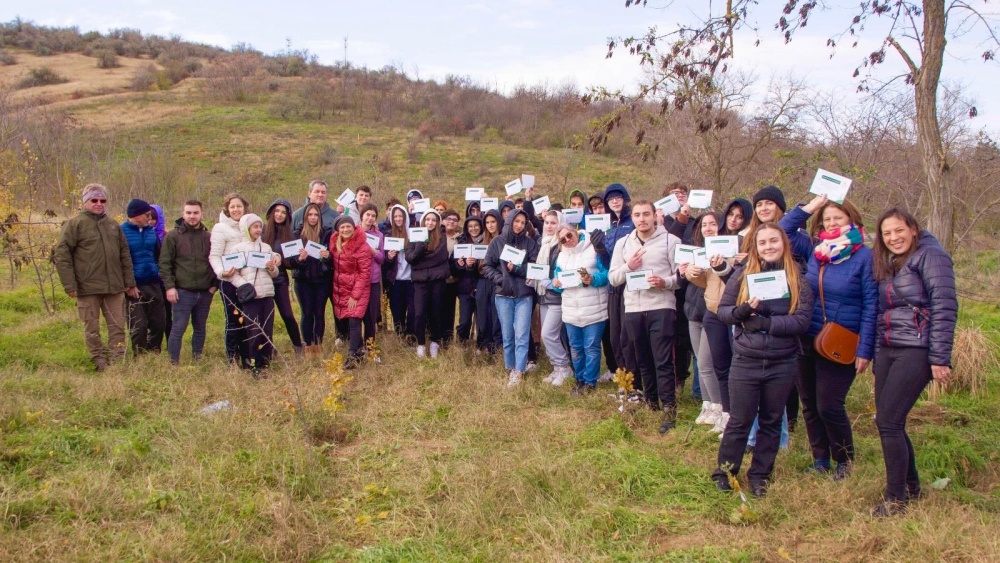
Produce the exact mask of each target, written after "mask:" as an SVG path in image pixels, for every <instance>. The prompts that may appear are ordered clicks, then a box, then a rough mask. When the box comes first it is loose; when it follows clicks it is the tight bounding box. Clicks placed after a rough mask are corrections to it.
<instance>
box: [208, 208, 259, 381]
mask: <svg viewBox="0 0 1000 563" xmlns="http://www.w3.org/2000/svg"><path fill="white" fill-rule="evenodd" d="M249 211H250V203H249V202H248V201H247V200H245V199H243V196H241V195H240V194H237V193H231V194H227V195H226V197H225V199H224V201H223V204H222V213H219V222H218V223H216V224H215V226H213V227H212V238H211V240H212V249H211V250H210V251H209V254H208V262H209V264H211V265H212V270H214V271H215V275H216V277H218V278H219V280H220V284H219V293H221V294H222V306H223V307H224V308H225V310H226V360H227V361H228V362H229V363H230V364H237V363H239V361H240V342H243V341H244V340H246V335H245V330H244V326H243V325H242V324H240V317H242V316H243V315H242V314H241V313H240V312H239V308H238V307H237V306H236V305H237V302H236V286H237V285H242V283H243V279H242V278H240V274H239V270H238V269H237V268H234V267H230V268H223V267H222V257H223V256H228V255H231V254H233V253H234V252H235V250H234V249H235V248H236V245H238V244H240V243H241V242H243V234H242V233H241V232H240V218H241V217H243V214H244V213H248V212H249Z"/></svg>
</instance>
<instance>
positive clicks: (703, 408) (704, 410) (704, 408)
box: [694, 401, 715, 424]
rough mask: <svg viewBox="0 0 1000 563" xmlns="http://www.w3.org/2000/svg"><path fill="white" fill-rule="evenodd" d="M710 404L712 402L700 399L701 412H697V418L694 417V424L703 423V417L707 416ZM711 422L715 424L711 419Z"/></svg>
mask: <svg viewBox="0 0 1000 563" xmlns="http://www.w3.org/2000/svg"><path fill="white" fill-rule="evenodd" d="M711 404H712V403H710V402H708V401H702V402H701V412H700V413H698V418H696V419H694V423H695V424H705V417H707V416H708V408H709V405H711ZM712 424H715V422H714V421H713V422H712Z"/></svg>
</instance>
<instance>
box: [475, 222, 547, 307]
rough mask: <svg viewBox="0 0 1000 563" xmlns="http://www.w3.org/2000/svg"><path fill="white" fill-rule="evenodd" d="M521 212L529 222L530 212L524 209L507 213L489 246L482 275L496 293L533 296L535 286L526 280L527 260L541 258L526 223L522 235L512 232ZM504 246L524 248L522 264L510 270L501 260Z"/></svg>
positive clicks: (509, 295) (504, 295)
mask: <svg viewBox="0 0 1000 563" xmlns="http://www.w3.org/2000/svg"><path fill="white" fill-rule="evenodd" d="M518 215H524V216H525V221H527V214H526V213H525V212H524V211H523V210H521V209H513V210H511V212H510V213H508V214H507V220H506V221H505V222H504V225H503V231H502V232H501V233H500V236H498V237H497V238H495V239H493V240H492V241H490V249H489V250H488V251H487V252H486V260H485V262H484V264H483V277H485V278H486V279H488V280H490V281H491V282H493V285H495V286H496V294H497V295H499V296H501V297H531V296H532V295H534V294H535V288H534V287H533V286H530V285H528V284H527V283H525V282H526V281H527V277H526V276H527V268H528V263H529V262H534V261H535V260H537V259H538V243H537V242H535V241H534V239H532V238H531V237H529V236H528V235H527V233H526V231H527V226H526V227H525V230H524V231H521V233H520V234H517V235H515V234H514V233H513V224H514V218H515V217H517V216H518ZM505 245H509V246H513V247H514V248H517V249H518V250H524V251H525V257H524V261H523V262H521V265H520V266H515V267H514V268H513V269H511V270H508V269H507V264H506V262H501V261H500V255H501V254H502V253H503V247H504V246H505Z"/></svg>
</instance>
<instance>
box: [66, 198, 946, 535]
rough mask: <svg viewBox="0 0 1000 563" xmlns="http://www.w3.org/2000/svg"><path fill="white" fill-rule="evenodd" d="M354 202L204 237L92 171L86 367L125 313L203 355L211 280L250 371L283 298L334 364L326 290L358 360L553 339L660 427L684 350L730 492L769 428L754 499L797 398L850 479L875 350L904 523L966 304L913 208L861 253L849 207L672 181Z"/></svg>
mask: <svg viewBox="0 0 1000 563" xmlns="http://www.w3.org/2000/svg"><path fill="white" fill-rule="evenodd" d="M352 193H353V199H350V201H345V203H346V205H338V206H337V207H336V208H334V207H332V206H331V205H330V204H329V203H328V202H327V197H328V186H327V184H326V183H325V182H323V181H322V180H314V181H312V182H311V183H310V184H309V189H308V193H307V199H306V202H305V204H304V205H303V206H301V207H299V208H298V209H295V210H293V209H292V207H293V206H292V205H291V203H290V202H289V201H288V200H284V199H278V200H276V201H274V202H273V203H271V204H270V206H268V208H267V211H266V213H265V216H264V217H260V216H258V215H255V214H253V213H251V212H250V203H249V202H248V201H247V200H246V199H245V198H243V197H242V196H240V195H239V194H229V195H227V196H226V197H225V198H224V201H223V206H222V211H221V213H220V215H219V218H218V222H217V223H215V225H214V227H212V229H211V230H209V229H208V228H207V227H206V226H205V225H204V223H203V222H202V218H203V212H204V210H203V205H202V203H201V202H199V201H196V200H189V201H186V202H185V203H184V206H183V211H182V216H181V217H180V218H179V219H177V220H176V222H175V227H174V228H173V229H172V230H171V231H170V232H169V233H167V232H165V228H163V227H164V225H165V216H164V214H163V212H162V210H161V209H157V208H156V207H155V206H152V205H150V204H149V203H147V202H145V201H142V200H138V199H135V200H132V201H130V202H129V203H128V205H127V208H126V210H127V214H128V220H127V221H126V222H125V223H123V224H122V225H120V226H119V225H118V224H117V223H115V222H114V221H113V220H112V219H110V218H109V217H108V215H107V212H106V206H107V202H108V192H107V189H106V188H105V187H104V186H101V185H99V184H90V185H88V186H87V187H86V188H85V189H84V192H83V204H82V205H83V210H82V212H81V213H80V214H79V215H78V216H76V217H74V218H72V219H70V220H69V221H68V222H67V223H66V225H65V227H64V229H63V235H62V239H61V241H60V243H59V244H58V246H57V249H56V252H55V260H56V265H57V268H58V272H59V276H60V279H61V280H62V283H63V286H64V288H65V290H66V292H67V293H68V294H69V295H70V296H72V297H74V298H76V300H77V304H78V310H79V314H80V318H81V320H82V321H83V323H84V326H85V331H86V337H85V340H86V344H87V348H88V351H89V353H90V355H91V358H92V360H93V362H94V365H95V367H96V368H97V369H98V370H99V371H100V370H103V369H105V368H106V367H107V366H108V365H109V363H111V362H113V361H115V360H117V359H120V358H122V357H124V355H125V351H126V350H125V348H126V343H125V332H124V330H125V325H126V324H127V325H128V329H129V331H130V332H131V336H132V347H133V349H134V351H135V353H142V352H148V351H151V352H159V350H160V347H161V345H162V340H163V337H164V335H167V350H168V354H169V357H170V362H171V363H172V364H175V365H176V364H178V363H179V362H180V351H181V340H182V337H183V335H184V333H185V331H186V330H187V326H188V324H189V323H192V324H193V325H194V330H193V337H192V357H193V358H194V359H197V358H198V357H200V355H201V353H202V350H203V349H204V343H205V333H206V322H207V318H208V313H209V310H210V306H211V302H212V300H213V296H214V294H215V293H219V294H221V295H222V304H223V306H224V307H225V310H226V315H225V316H226V327H225V335H226V336H225V348H226V356H227V359H228V360H229V361H230V362H231V363H232V364H233V365H236V366H239V367H241V368H245V369H248V370H250V371H251V373H253V375H254V376H255V377H260V376H264V375H266V370H267V368H268V366H269V363H270V361H271V358H272V356H273V354H274V353H275V352H274V350H273V346H272V343H273V341H274V340H273V338H274V337H273V334H272V332H273V317H274V315H275V309H277V314H279V315H280V316H281V317H282V319H283V321H284V325H285V328H286V330H287V332H288V336H289V339H290V340H291V343H292V346H293V349H294V350H295V353H296V354H297V355H303V356H321V355H323V350H322V346H323V342H324V336H325V331H326V326H325V325H326V308H327V307H326V303H327V301H330V302H332V305H333V313H334V319H335V321H334V322H335V330H336V334H337V338H338V339H339V340H343V341H346V342H348V345H349V352H348V355H347V358H346V360H345V367H348V368H352V367H355V366H356V365H357V364H358V362H359V361H360V360H361V359H362V358H363V357H364V356H365V355H366V353H367V349H368V347H369V343H372V342H374V338H375V335H376V330H377V327H378V326H380V325H381V326H384V327H387V328H388V329H389V330H392V331H394V332H396V333H397V334H399V335H400V336H402V337H405V338H407V339H408V340H411V341H412V343H413V345H415V353H416V355H417V356H418V357H421V358H423V357H428V356H429V357H431V358H433V357H436V356H438V354H439V353H440V351H441V349H442V347H444V346H447V345H449V344H451V343H452V342H457V343H459V344H461V345H465V346H469V347H471V348H474V349H475V350H476V351H477V352H478V353H480V354H484V355H486V356H487V357H492V356H493V355H497V356H499V357H501V358H502V361H503V363H504V369H505V371H506V373H507V385H508V386H509V387H516V386H518V385H520V384H521V382H522V381H523V378H524V375H525V373H526V372H529V371H531V370H532V369H534V367H536V366H537V364H538V360H539V355H540V354H541V353H542V351H543V350H544V353H545V355H546V356H547V358H548V360H549V362H550V364H551V365H552V368H553V370H552V373H551V374H549V375H548V376H547V377H545V378H544V379H543V381H544V382H546V383H550V384H552V385H556V386H558V385H562V384H563V383H564V382H565V381H566V380H568V379H570V378H572V379H573V381H575V385H574V389H573V393H574V394H575V395H584V394H587V393H590V392H592V391H593V390H594V389H596V387H597V385H598V382H599V381H600V380H602V379H610V377H611V375H612V374H613V373H615V372H616V371H617V370H619V368H621V369H624V370H626V371H628V372H631V373H632V374H634V381H633V387H634V389H635V392H634V393H633V395H632V396H630V397H629V400H632V401H635V402H642V403H645V404H646V405H648V406H649V407H650V408H653V409H655V410H658V411H661V412H662V420H661V424H660V427H659V432H660V433H661V434H666V433H667V432H669V431H670V430H671V429H672V428H673V427H674V426H675V424H676V423H677V401H678V395H677V394H678V391H679V389H680V388H681V387H682V386H683V384H684V380H685V379H686V378H687V374H688V373H689V371H688V370H689V365H691V364H692V363H693V366H694V369H693V371H694V373H695V377H694V378H693V379H694V382H695V383H694V385H693V387H694V388H695V389H694V391H695V393H696V395H700V396H701V397H702V399H703V402H702V410H701V412H700V413H699V415H698V418H697V419H696V422H698V423H704V424H708V425H711V426H712V427H713V430H714V431H715V432H717V433H719V434H720V438H721V444H720V448H719V453H718V465H717V468H716V470H715V472H714V473H713V478H714V479H715V481H716V483H717V485H718V487H719V488H720V489H729V488H730V487H731V478H733V477H735V476H736V475H737V474H738V473H739V470H740V466H741V464H742V459H743V455H744V452H745V450H746V449H747V444H748V441H749V440H751V439H752V436H751V435H752V433H753V432H754V431H755V432H756V436H755V437H753V438H755V440H756V442H755V445H754V448H753V457H752V461H751V465H750V468H749V470H748V471H747V480H748V483H749V488H750V490H751V492H752V493H753V494H754V495H757V496H762V495H764V494H765V493H766V490H767V487H768V484H769V481H770V479H771V476H772V472H773V468H774V463H775V458H776V455H777V451H778V448H779V441H780V438H781V433H782V426H783V424H788V425H793V424H794V421H795V419H796V418H797V411H798V407H799V403H800V402H801V409H802V415H803V419H804V421H805V426H806V430H807V433H808V436H809V442H810V445H811V448H812V454H813V463H812V465H811V467H810V468H809V469H810V471H814V472H819V473H830V474H831V475H832V476H833V477H834V478H835V479H845V478H847V477H849V476H850V472H851V463H852V461H853V459H854V455H855V452H854V443H853V438H852V434H851V423H850V419H849V418H848V415H847V412H846V408H845V400H846V396H847V394H848V391H849V389H850V387H851V384H852V383H853V381H854V379H855V378H856V377H857V376H858V375H860V374H862V373H864V372H865V371H866V370H867V368H868V367H869V365H870V364H871V365H872V366H873V372H874V374H875V394H876V407H877V415H876V423H877V426H878V430H879V434H880V437H881V440H882V448H883V452H884V457H885V465H886V475H887V484H886V491H885V494H884V497H883V499H882V501H881V502H880V503H879V504H878V505H877V506H876V507H875V508H874V509H873V513H874V514H875V515H877V516H889V515H892V514H897V513H899V512H902V511H903V510H905V508H906V506H907V503H909V502H910V501H912V500H915V499H916V498H918V497H919V496H920V483H919V478H918V474H917V469H916V466H915V463H914V455H913V446H912V444H911V442H910V440H909V438H908V437H907V435H906V432H905V423H906V418H907V416H908V413H909V411H910V409H911V408H912V407H913V405H914V404H915V402H916V400H917V399H918V397H919V395H920V393H921V391H922V390H923V388H924V387H925V386H926V385H927V383H928V382H930V381H931V380H932V379H933V380H937V381H939V382H942V383H945V384H946V383H947V382H948V381H949V379H950V377H951V370H950V365H951V345H952V341H953V334H954V326H955V321H956V316H957V309H958V306H957V298H956V293H955V283H954V271H953V268H952V262H951V258H950V257H949V255H948V254H947V253H946V252H945V251H944V250H943V248H942V247H941V245H940V244H938V242H937V241H936V240H935V239H934V237H933V236H932V235H931V234H930V233H928V232H926V231H923V230H922V229H921V228H920V226H919V223H918V222H917V221H916V219H914V218H913V216H912V215H910V214H909V213H908V212H906V211H904V210H901V209H898V208H893V209H890V210H888V211H886V212H885V213H883V214H882V216H881V217H879V219H878V222H877V224H876V231H875V233H874V237H873V239H874V244H873V246H872V247H868V246H866V245H865V241H866V233H865V230H864V226H863V221H862V218H861V215H860V213H859V212H858V210H857V209H856V208H855V207H854V205H852V204H851V203H850V202H849V201H846V200H845V201H842V202H835V201H831V200H829V199H827V198H826V197H825V196H817V197H816V198H814V199H813V200H812V201H810V202H809V203H807V204H805V205H801V206H798V207H794V208H792V209H791V210H788V209H787V207H786V203H785V197H784V194H783V193H782V191H781V190H780V189H779V188H777V187H775V186H767V187H765V188H762V189H760V190H759V191H757V192H756V193H755V194H754V196H753V198H752V201H748V200H745V199H736V200H733V201H732V202H729V203H727V204H726V205H725V206H724V207H721V208H720V209H721V211H719V212H716V211H712V210H703V212H702V213H700V214H697V215H696V214H695V213H694V211H695V210H694V209H692V208H691V206H690V205H688V204H687V198H688V195H689V189H688V187H687V186H685V185H683V184H680V183H674V184H670V185H668V186H667V187H666V188H665V189H664V192H663V195H664V196H671V197H672V198H673V199H674V200H675V201H676V203H677V206H675V208H676V207H679V209H676V210H675V211H672V212H664V208H663V206H660V205H659V203H656V204H654V203H653V202H651V201H648V200H636V201H633V200H632V199H631V197H630V195H629V193H628V190H627V189H626V188H625V187H624V186H622V185H621V184H611V185H609V186H608V187H607V188H606V189H605V190H604V191H603V192H600V193H599V194H596V195H594V196H590V197H588V196H587V195H586V194H584V193H583V192H581V191H579V190H576V191H574V192H572V193H571V194H570V198H569V201H568V205H567V206H566V207H564V206H563V205H561V204H559V203H550V202H549V201H548V198H544V201H545V209H544V211H537V212H536V205H535V204H536V202H538V203H540V202H541V201H542V199H539V198H535V197H533V196H534V189H533V188H531V189H528V190H527V191H526V192H525V193H524V197H519V198H517V199H515V200H505V201H502V202H498V204H497V205H496V206H495V208H491V209H488V210H484V209H483V207H485V200H474V201H469V202H467V204H466V206H465V209H464V211H465V213H464V217H463V216H462V215H461V214H459V213H458V211H456V210H454V209H451V208H449V207H448V204H447V203H446V202H444V201H438V202H436V203H435V204H434V205H433V206H430V205H428V200H426V199H425V198H424V196H423V194H422V193H421V192H420V191H419V190H410V191H409V192H407V194H406V196H405V199H404V201H398V200H396V199H395V198H390V200H389V201H388V203H387V206H386V210H385V213H384V215H382V214H380V212H379V209H378V207H377V206H376V205H375V204H374V203H373V202H372V190H371V189H370V188H369V187H367V186H361V187H359V188H358V189H357V190H356V191H355V192H352ZM539 207H541V205H539ZM570 210H574V211H572V212H571V211H570ZM581 215H582V217H581ZM607 218H610V221H607ZM588 220H589V222H590V223H592V225H591V227H590V228H588ZM726 236H728V237H736V240H738V248H737V249H735V250H733V251H732V252H725V251H722V252H718V253H716V252H714V251H711V252H710V251H709V248H710V246H711V245H708V244H707V242H708V239H712V240H716V239H715V238H713V237H726ZM682 245H688V246H687V247H683V246H682ZM679 247H681V248H679ZM691 247H697V248H699V249H703V250H702V252H704V253H705V261H704V262H699V261H690V260H680V259H678V256H680V255H681V254H682V253H679V250H681V251H683V250H685V248H688V249H689V248H691ZM681 262H683V263H681ZM765 278H766V279H769V280H771V283H772V284H773V283H774V280H784V283H787V286H782V287H784V291H783V292H782V291H779V292H778V293H777V294H775V295H767V296H762V295H761V294H760V290H757V289H755V287H751V286H752V283H751V282H753V284H755V283H756V280H760V279H765ZM293 282H294V284H293ZM290 286H294V291H295V295H296V298H297V301H298V303H299V305H300V318H299V320H298V322H297V321H296V318H295V313H294V311H293V308H292V302H291V298H290V290H291V289H292V288H291V287H290ZM383 293H384V294H385V295H386V296H387V299H388V302H389V308H390V310H391V313H390V315H389V317H390V318H383V313H382V309H381V306H380V304H381V297H382V295H383ZM101 314H103V315H104V317H105V321H106V323H107V325H108V345H107V346H105V345H104V344H103V343H102V341H101V338H100V330H99V329H100V326H99V318H100V315H101ZM125 319H127V322H126V320H125ZM167 319H169V320H167ZM456 321H457V323H456ZM456 325H457V326H456ZM830 331H839V332H835V333H834V334H835V335H836V337H831V336H830V334H831V332H830ZM838 339H839V340H838ZM831 342H832V343H833V344H834V345H833V348H835V349H836V350H835V351H834V352H832V353H831V352H830V350H829V348H831ZM844 342H847V344H846V348H845V345H844V344H843V343H844ZM837 343H839V344H840V346H839V347H837V346H836V344H837ZM372 356H373V359H374V360H375V361H378V362H380V361H381V358H378V357H374V355H372ZM602 356H603V360H604V364H605V366H606V369H605V370H604V372H603V375H602V371H601V363H602ZM692 360H693V362H692Z"/></svg>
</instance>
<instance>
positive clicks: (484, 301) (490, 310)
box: [476, 278, 503, 354]
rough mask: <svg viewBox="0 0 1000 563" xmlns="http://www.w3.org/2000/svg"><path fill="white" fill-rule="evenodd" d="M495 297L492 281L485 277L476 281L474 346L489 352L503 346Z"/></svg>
mask: <svg viewBox="0 0 1000 563" xmlns="http://www.w3.org/2000/svg"><path fill="white" fill-rule="evenodd" d="M495 297H496V288H495V287H494V286H493V282H491V281H490V280H488V279H485V278H481V279H480V280H479V281H478V282H476V346H477V347H478V348H479V349H481V350H486V351H487V352H489V353H490V354H492V353H494V352H496V351H497V350H500V349H502V348H503V331H502V330H501V328H500V317H499V316H497V308H496V303H495Z"/></svg>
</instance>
